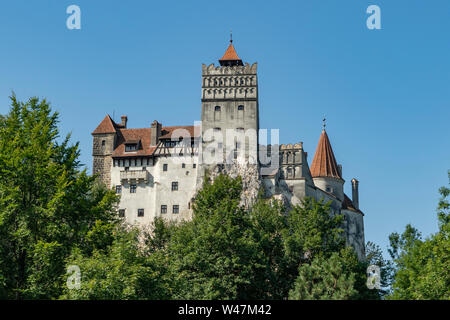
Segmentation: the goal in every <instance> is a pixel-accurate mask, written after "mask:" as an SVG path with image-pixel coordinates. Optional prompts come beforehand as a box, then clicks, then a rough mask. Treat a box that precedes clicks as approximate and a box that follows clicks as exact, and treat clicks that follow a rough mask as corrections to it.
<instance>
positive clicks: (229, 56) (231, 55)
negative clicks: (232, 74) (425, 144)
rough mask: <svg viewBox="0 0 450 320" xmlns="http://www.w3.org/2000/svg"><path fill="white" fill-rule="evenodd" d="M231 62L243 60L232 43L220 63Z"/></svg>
mask: <svg viewBox="0 0 450 320" xmlns="http://www.w3.org/2000/svg"><path fill="white" fill-rule="evenodd" d="M230 60H241V58H239V56H238V55H237V53H236V50H235V49H234V46H233V44H232V43H230V45H229V46H228V49H227V51H225V54H224V55H223V57H222V58H221V59H219V61H230Z"/></svg>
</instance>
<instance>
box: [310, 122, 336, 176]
mask: <svg viewBox="0 0 450 320" xmlns="http://www.w3.org/2000/svg"><path fill="white" fill-rule="evenodd" d="M311 175H312V176H313V177H334V178H341V179H342V177H341V175H340V173H339V169H338V165H337V163H336V159H335V158H334V153H333V149H332V148H331V143H330V140H329V139H328V135H327V132H326V131H325V130H323V131H322V134H321V135H320V139H319V144H318V145H317V149H316V153H315V154H314V159H313V161H312V163H311Z"/></svg>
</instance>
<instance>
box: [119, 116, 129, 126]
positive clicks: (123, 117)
mask: <svg viewBox="0 0 450 320" xmlns="http://www.w3.org/2000/svg"><path fill="white" fill-rule="evenodd" d="M120 119H121V120H122V123H121V125H122V127H124V128H125V129H126V128H127V122H128V117H127V116H121V117H120Z"/></svg>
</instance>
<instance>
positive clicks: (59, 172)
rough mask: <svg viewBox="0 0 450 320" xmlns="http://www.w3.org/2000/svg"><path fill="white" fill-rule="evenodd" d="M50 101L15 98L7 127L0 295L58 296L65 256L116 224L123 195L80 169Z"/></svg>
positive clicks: (0, 187) (1, 145)
mask: <svg viewBox="0 0 450 320" xmlns="http://www.w3.org/2000/svg"><path fill="white" fill-rule="evenodd" d="M57 124H58V113H57V112H52V110H51V108H50V106H49V104H48V103H47V102H46V100H41V101H39V99H38V98H31V99H29V100H28V101H27V102H25V103H24V102H20V101H18V100H17V99H16V97H15V95H12V97H11V109H10V112H9V113H8V114H7V115H5V116H4V117H2V119H1V125H0V239H1V240H0V294H1V295H2V296H1V297H2V298H16V299H21V298H54V297H57V296H58V295H59V294H60V293H61V292H62V281H60V280H61V277H62V275H63V274H64V272H65V270H64V267H65V265H64V259H65V258H66V257H67V256H68V255H69V254H70V252H71V251H72V249H73V247H74V246H79V247H81V248H85V249H86V248H87V247H88V246H89V245H90V244H89V239H88V237H87V234H88V233H89V232H90V230H91V229H92V228H93V227H94V226H95V223H96V221H98V220H99V221H103V222H105V223H114V221H115V214H114V212H115V210H114V207H115V204H116V202H117V198H116V196H115V195H114V194H113V193H112V192H110V191H107V190H105V189H104V188H103V187H101V186H98V185H96V184H95V177H90V176H88V175H87V174H86V171H85V170H80V163H79V161H78V156H79V150H78V144H75V145H70V144H69V138H70V136H69V135H68V136H66V137H65V138H64V139H62V140H60V139H59V138H60V137H59V131H58V127H57Z"/></svg>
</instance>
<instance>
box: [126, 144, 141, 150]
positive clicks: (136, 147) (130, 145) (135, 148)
mask: <svg viewBox="0 0 450 320" xmlns="http://www.w3.org/2000/svg"><path fill="white" fill-rule="evenodd" d="M137 149H138V146H137V144H126V145H125V152H130V151H136V150H137Z"/></svg>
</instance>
